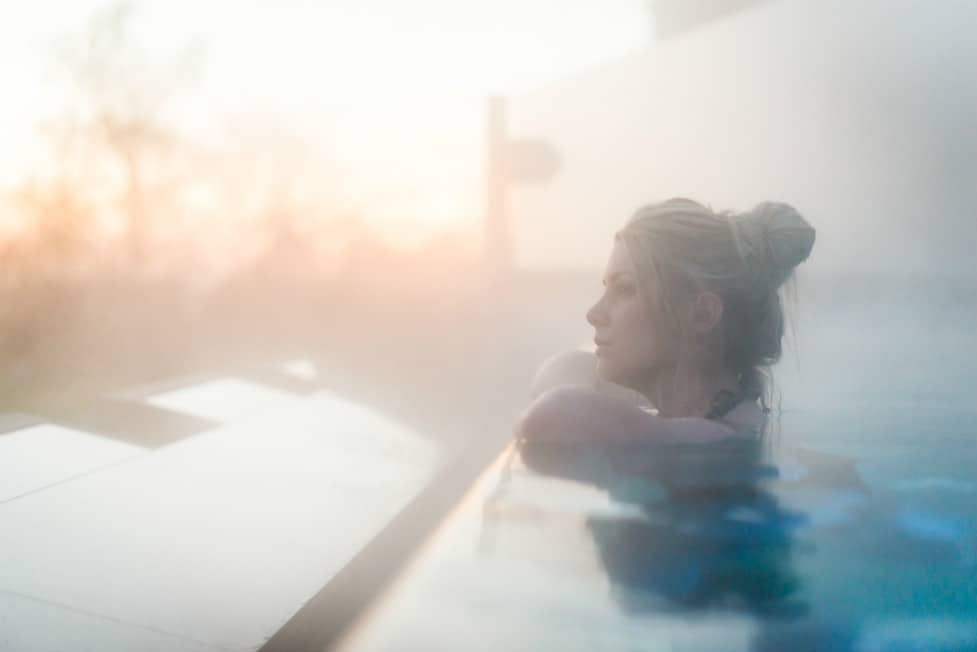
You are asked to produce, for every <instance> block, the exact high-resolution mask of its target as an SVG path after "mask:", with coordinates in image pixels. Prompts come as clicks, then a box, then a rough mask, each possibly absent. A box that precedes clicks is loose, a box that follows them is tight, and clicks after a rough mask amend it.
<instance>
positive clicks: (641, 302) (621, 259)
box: [587, 241, 672, 388]
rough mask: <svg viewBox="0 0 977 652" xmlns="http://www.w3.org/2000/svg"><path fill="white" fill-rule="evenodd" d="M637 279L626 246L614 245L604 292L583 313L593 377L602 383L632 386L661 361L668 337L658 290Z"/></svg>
mask: <svg viewBox="0 0 977 652" xmlns="http://www.w3.org/2000/svg"><path fill="white" fill-rule="evenodd" d="M649 283H652V281H650V280H649V279H643V285H642V287H641V288H639V287H638V276H637V270H636V269H635V267H634V263H633V261H632V260H631V256H630V254H629V253H628V249H627V246H626V245H625V244H624V243H623V242H621V241H615V243H614V249H613V251H612V252H611V257H610V260H608V261H607V269H606V271H605V273H604V294H603V295H602V296H601V298H600V300H599V301H598V302H597V303H595V304H594V305H593V307H592V308H591V309H590V310H588V311H587V321H588V322H590V324H591V325H592V326H593V327H594V343H595V344H596V345H597V373H598V375H599V376H600V377H601V378H602V379H604V380H608V381H611V382H614V383H618V384H621V385H624V386H627V387H632V388H636V387H637V386H639V385H641V384H643V383H644V382H646V381H647V380H648V378H649V376H653V375H654V374H655V373H656V372H657V370H658V369H659V368H660V367H661V366H662V365H663V364H666V363H667V360H668V357H669V356H668V351H669V349H670V348H672V347H670V346H669V345H668V340H669V338H668V337H666V334H665V333H664V332H663V326H662V325H663V324H664V323H665V320H664V319H663V315H662V312H661V309H660V307H659V300H658V287H657V286H656V285H655V284H653V283H652V286H651V287H649Z"/></svg>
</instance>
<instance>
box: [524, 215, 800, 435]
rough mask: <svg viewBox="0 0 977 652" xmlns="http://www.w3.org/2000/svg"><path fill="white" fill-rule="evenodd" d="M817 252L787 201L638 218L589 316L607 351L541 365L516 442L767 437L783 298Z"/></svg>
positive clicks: (614, 255)
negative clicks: (769, 379) (770, 375)
mask: <svg viewBox="0 0 977 652" xmlns="http://www.w3.org/2000/svg"><path fill="white" fill-rule="evenodd" d="M813 245H814V229H813V228H812V227H811V226H810V224H808V223H807V221H806V220H804V218H803V217H801V216H800V214H798V213H797V211H796V210H794V209H793V208H792V207H790V206H788V205H786V204H780V203H763V204H760V205H759V206H757V207H756V208H754V209H753V210H752V211H748V212H746V213H741V214H730V213H714V212H713V211H711V210H710V209H709V208H707V207H705V206H703V205H701V204H699V203H696V202H694V201H691V200H689V199H670V200H668V201H665V202H663V203H660V204H655V205H651V206H647V207H645V208H642V209H640V210H638V211H637V213H636V214H635V215H634V216H633V217H632V218H631V220H630V221H629V222H628V223H627V225H625V227H624V228H623V229H622V230H621V231H620V232H618V234H617V235H616V237H615V239H614V248H613V250H612V252H611V256H610V259H609V261H608V263H607V269H606V272H605V275H604V286H605V291H604V293H603V296H601V298H600V300H599V301H598V302H597V303H596V304H595V305H594V306H593V307H592V308H591V309H590V310H589V311H588V313H587V320H588V321H589V322H590V324H591V325H592V326H593V327H594V343H595V344H596V347H597V348H596V352H595V353H594V354H589V353H584V352H571V353H566V354H562V355H559V356H556V357H555V358H552V359H550V360H548V361H547V362H546V363H544V365H543V367H542V368H541V369H540V371H539V373H538V374H537V378H536V382H535V383H534V387H533V392H534V395H535V397H536V398H535V400H534V402H533V403H532V404H531V405H530V406H529V408H528V409H527V410H526V412H525V413H524V414H523V416H522V417H521V419H520V420H519V423H518V424H517V434H519V435H520V436H522V437H523V438H525V439H526V440H527V441H532V440H559V441H594V440H598V441H601V440H615V441H621V440H624V441H662V442H684V443H709V442H718V441H722V440H725V439H728V438H731V437H734V436H737V435H745V436H750V435H755V434H757V433H760V432H761V431H762V429H763V426H764V423H765V414H766V413H767V411H768V410H767V403H768V387H767V385H766V376H767V374H766V370H767V368H768V367H769V366H770V365H772V364H773V363H775V362H776V361H777V360H778V359H779V358H780V355H781V340H782V339H783V334H784V315H783V308H782V305H781V300H780V296H779V293H778V290H779V288H780V287H781V286H782V285H783V284H784V283H785V281H787V279H788V278H790V277H791V275H792V272H793V270H794V268H795V267H796V266H797V265H798V264H800V263H801V262H803V261H804V260H805V259H806V258H807V257H808V255H809V254H810V252H811V248H812V246H813ZM648 404H650V405H648ZM651 406H654V407H653V408H652V407H651Z"/></svg>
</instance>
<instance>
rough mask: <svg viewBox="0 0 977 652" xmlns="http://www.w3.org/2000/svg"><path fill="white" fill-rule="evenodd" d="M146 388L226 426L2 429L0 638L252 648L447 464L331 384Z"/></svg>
mask: <svg viewBox="0 0 977 652" xmlns="http://www.w3.org/2000/svg"><path fill="white" fill-rule="evenodd" d="M298 368H299V370H300V371H302V370H304V369H303V368H302V367H298ZM287 371H288V370H287V369H286V370H284V372H287ZM305 371H307V370H305ZM146 401H147V404H148V405H150V406H155V407H157V408H165V409H166V410H169V411H172V412H175V413H177V414H180V415H185V416H186V417H187V418H195V419H205V420H207V421H209V422H213V423H215V424H216V425H214V426H213V427H211V428H210V429H207V430H203V431H201V432H199V433H198V434H195V435H192V436H185V437H182V438H180V439H179V440H177V441H175V442H174V443H171V444H169V445H167V446H161V447H140V446H137V445H133V444H131V443H125V442H122V441H120V439H119V438H118V437H116V436H112V437H102V436H98V435H97V434H93V433H91V432H82V431H81V430H76V429H70V428H65V427H62V426H56V425H51V424H42V425H35V426H31V427H28V428H23V429H20V430H15V431H12V432H9V433H7V434H4V435H0V501H4V502H0V559H2V560H3V561H2V562H0V632H2V633H0V650H18V651H20V650H72V651H74V650H81V649H91V650H99V651H102V650H115V649H118V650H156V649H159V650H211V649H228V650H250V649H257V648H258V647H260V645H261V644H262V643H263V642H264V641H265V640H266V639H267V638H268V637H270V636H271V635H272V634H273V633H274V632H275V631H276V630H277V629H278V628H280V627H281V626H282V625H283V624H284V623H285V622H286V621H287V620H288V619H289V618H290V617H291V616H292V615H293V614H294V613H295V612H296V611H297V610H298V609H299V608H300V607H301V606H302V604H303V603H304V602H305V601H306V600H308V599H309V598H310V597H311V596H313V595H314V594H315V593H316V592H317V591H318V590H319V589H320V588H321V587H322V586H323V585H325V584H326V583H327V582H328V581H329V579H330V578H331V577H332V576H333V575H334V574H335V573H336V572H337V571H338V570H339V569H341V568H342V567H343V566H344V564H346V563H347V562H348V561H349V560H350V558H351V557H352V556H353V555H354V554H355V553H356V552H357V551H358V550H359V549H360V548H362V546H363V545H364V544H365V543H366V542H367V541H369V540H370V539H371V538H372V537H373V536H375V535H376V533H377V532H378V531H379V530H380V529H381V528H382V527H383V526H384V525H385V524H386V523H387V522H389V520H390V519H391V518H392V517H393V516H394V515H395V514H396V513H397V512H398V511H399V510H400V509H401V508H402V507H403V506H404V505H405V504H406V503H407V502H408V501H409V500H410V499H411V497H412V496H414V495H416V493H417V492H418V491H420V490H421V489H422V488H423V487H424V486H425V485H426V483H427V482H428V481H429V479H430V478H431V477H432V476H433V475H434V473H435V472H436V471H437V470H438V465H439V453H438V451H437V449H436V448H435V447H434V445H433V444H431V443H430V442H428V441H427V440H425V439H424V438H422V437H421V436H419V435H418V434H417V433H413V432H410V431H408V430H406V429H404V428H403V427H401V426H400V425H398V424H396V423H394V422H391V421H389V420H386V419H384V418H383V417H381V416H379V415H377V414H374V413H372V412H371V411H370V410H369V409H367V408H365V407H363V406H360V405H357V404H354V403H350V402H348V401H344V400H339V399H337V398H335V397H333V396H331V395H330V394H329V393H327V392H325V391H323V390H321V389H320V390H318V391H315V392H309V391H304V392H290V391H284V390H282V389H279V388H274V387H270V386H267V385H263V384H259V383H256V382H252V381H250V380H242V379H240V378H220V379H215V380H213V381H208V382H203V383H198V384H195V385H192V386H188V387H184V388H180V389H175V390H171V391H167V392H164V393H160V394H156V395H153V396H149V397H147V399H146ZM134 413H135V412H134ZM131 427H132V428H133V429H135V430H138V428H139V424H138V422H135V423H132V424H131Z"/></svg>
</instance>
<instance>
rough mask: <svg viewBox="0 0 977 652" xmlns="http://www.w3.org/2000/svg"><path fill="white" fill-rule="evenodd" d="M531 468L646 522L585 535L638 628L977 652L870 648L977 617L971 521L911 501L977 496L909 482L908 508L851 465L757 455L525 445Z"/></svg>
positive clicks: (960, 637)
mask: <svg viewBox="0 0 977 652" xmlns="http://www.w3.org/2000/svg"><path fill="white" fill-rule="evenodd" d="M521 452H522V459H523V461H524V462H525V463H526V465H527V466H528V467H529V468H530V469H532V470H534V471H536V472H539V473H542V474H546V475H555V476H559V477H562V478H567V479H572V480H575V481H580V482H585V483H588V484H590V485H593V486H596V487H598V488H599V489H601V490H603V491H606V492H607V494H608V496H609V497H610V498H611V499H612V500H614V501H616V502H622V503H626V504H627V503H631V504H635V505H638V506H640V515H639V516H638V517H634V516H631V517H627V518H615V517H610V516H605V515H593V516H588V517H586V519H585V521H584V522H585V531H586V533H587V535H588V536H589V537H591V538H592V539H593V541H594V543H595V544H596V553H597V557H598V558H599V560H600V562H601V564H602V567H603V570H604V572H606V573H607V575H608V578H609V579H610V585H611V591H610V594H611V596H612V597H613V600H614V602H615V603H616V604H617V605H618V606H619V607H620V608H621V609H623V610H625V611H626V612H629V613H632V614H634V615H636V616H640V615H642V614H656V615H660V614H662V613H674V614H681V615H682V617H690V616H692V615H694V614H697V613H702V614H705V613H709V614H716V613H722V612H730V613H735V612H740V613H746V614H749V615H750V616H752V618H753V620H754V623H755V624H756V626H757V632H756V634H755V635H754V637H753V644H752V646H751V649H754V650H774V649H781V646H782V645H785V644H787V643H788V642H790V643H791V647H792V648H794V649H796V645H797V644H798V643H801V644H802V645H806V646H808V647H810V649H832V650H844V649H904V648H903V647H899V646H900V645H903V646H904V645H916V644H920V643H922V644H923V645H926V646H929V645H938V646H939V647H938V648H932V649H971V647H969V646H974V645H977V629H975V628H974V627H971V628H970V629H966V628H964V630H963V631H962V632H961V630H960V627H959V626H958V627H957V628H956V633H955V634H954V635H953V636H951V637H950V638H949V639H947V638H945V637H944V636H943V634H941V633H937V632H934V631H932V630H931V629H930V630H927V629H925V628H922V629H921V628H915V629H913V628H909V629H908V630H907V631H904V632H902V634H900V635H899V636H897V637H896V638H895V639H893V640H888V641H887V642H885V644H884V645H882V646H881V647H874V648H873V647H871V646H869V647H866V645H867V644H866V643H865V640H862V639H863V638H864V637H865V636H868V637H870V638H871V637H874V639H872V640H875V641H876V644H878V643H879V641H880V640H882V639H880V636H881V634H879V628H878V626H877V624H878V623H880V622H885V623H890V625H891V623H892V622H906V621H909V622H913V619H919V618H931V617H933V616H934V615H937V616H938V617H940V618H944V619H947V620H948V621H951V622H956V623H966V622H971V623H972V622H973V619H974V617H975V616H977V585H975V581H974V580H975V579H977V565H975V555H974V550H975V549H977V547H975V543H977V538H975V530H977V528H975V520H977V519H975V513H974V510H973V508H972V507H971V508H970V509H969V510H967V512H965V513H958V514H955V515H953V514H949V513H948V510H947V504H946V501H944V500H940V501H938V502H937V503H936V504H933V505H931V507H930V508H928V509H926V508H922V507H919V506H918V496H917V497H916V498H917V500H911V499H908V497H907V496H906V492H907V490H908V487H910V486H911V487H913V488H914V489H916V490H917V491H933V490H936V491H950V492H951V493H956V494H959V493H960V490H961V488H963V489H966V488H967V483H966V482H965V481H960V480H954V479H953V478H950V477H942V478H932V477H931V478H929V479H928V480H927V481H926V482H917V483H916V484H915V485H914V484H912V483H909V484H908V485H907V481H906V480H902V481H901V482H900V483H899V485H898V487H899V489H900V491H901V493H902V495H901V496H898V495H885V494H882V493H880V492H873V491H871V490H870V489H869V488H868V487H867V486H866V485H865V483H864V482H863V480H862V478H861V477H860V475H859V472H858V468H857V461H856V460H854V459H851V458H846V457H842V456H838V455H833V454H828V453H825V452H817V451H814V450H810V449H805V448H787V447H786V446H782V445H770V446H764V445H762V444H761V443H760V442H757V441H750V440H738V441H731V442H729V443H727V444H724V445H721V446H674V445H660V444H643V445H642V444H627V445H622V444H618V443H613V444H598V443H587V444H566V443H554V442H524V443H523V444H522V450H521ZM914 503H917V505H915V506H914ZM502 513H504V508H503V509H502ZM863 628H867V632H866V633H865V634H864V636H863V633H862V632H861V630H862V629H863ZM951 629H953V628H951ZM890 630H892V627H891V626H889V628H888V630H887V631H889V634H888V636H889V638H892V636H893V634H892V631H890ZM954 637H955V638H954ZM866 640H868V639H866ZM954 640H955V641H956V643H953V641H954ZM859 641H861V642H859ZM957 644H959V645H961V646H963V647H959V648H958V647H954V645H957ZM948 645H949V647H947V646H948ZM927 649H931V648H928V647H927Z"/></svg>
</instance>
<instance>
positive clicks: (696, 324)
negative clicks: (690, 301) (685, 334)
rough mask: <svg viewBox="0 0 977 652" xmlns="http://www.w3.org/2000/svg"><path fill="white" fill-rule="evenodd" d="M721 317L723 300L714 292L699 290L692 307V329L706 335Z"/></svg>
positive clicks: (717, 323)
mask: <svg viewBox="0 0 977 652" xmlns="http://www.w3.org/2000/svg"><path fill="white" fill-rule="evenodd" d="M722 318H723V300H722V299H721V298H719V295H718V294H716V293H715V292H709V291H704V292H700V293H699V295H698V296H697V297H696V298H695V305H694V306H693V308H692V330H693V331H695V332H696V333H697V334H699V335H706V334H708V333H710V332H712V330H713V329H714V328H716V326H718V325H719V321H720V320H721V319H722Z"/></svg>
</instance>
